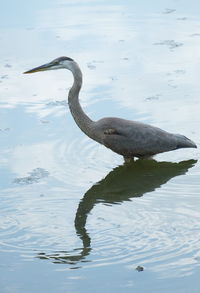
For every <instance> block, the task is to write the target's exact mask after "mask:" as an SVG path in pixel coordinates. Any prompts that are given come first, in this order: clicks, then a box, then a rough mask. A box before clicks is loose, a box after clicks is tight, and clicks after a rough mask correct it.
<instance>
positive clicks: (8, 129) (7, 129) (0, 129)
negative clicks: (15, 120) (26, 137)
mask: <svg viewBox="0 0 200 293" xmlns="http://www.w3.org/2000/svg"><path fill="white" fill-rule="evenodd" d="M0 131H10V128H9V127H7V128H4V129H2V128H0Z"/></svg>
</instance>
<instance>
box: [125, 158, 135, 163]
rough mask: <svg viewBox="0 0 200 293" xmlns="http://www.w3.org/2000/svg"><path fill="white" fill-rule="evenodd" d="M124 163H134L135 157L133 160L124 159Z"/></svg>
mask: <svg viewBox="0 0 200 293" xmlns="http://www.w3.org/2000/svg"><path fill="white" fill-rule="evenodd" d="M124 162H125V163H130V162H134V157H132V158H130V157H124Z"/></svg>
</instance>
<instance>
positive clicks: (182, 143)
mask: <svg viewBox="0 0 200 293" xmlns="http://www.w3.org/2000/svg"><path fill="white" fill-rule="evenodd" d="M176 138H177V149H181V148H197V145H196V143H194V142H193V141H192V140H190V139H189V138H187V137H186V136H184V135H180V134H176Z"/></svg>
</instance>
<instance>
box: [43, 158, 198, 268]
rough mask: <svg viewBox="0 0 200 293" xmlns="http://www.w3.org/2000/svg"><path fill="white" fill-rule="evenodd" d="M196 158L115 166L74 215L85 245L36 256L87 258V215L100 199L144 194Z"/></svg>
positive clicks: (68, 261) (63, 259) (69, 261)
mask: <svg viewBox="0 0 200 293" xmlns="http://www.w3.org/2000/svg"><path fill="white" fill-rule="evenodd" d="M196 162H197V161H196V160H188V161H182V162H179V163H171V162H157V161H155V160H137V161H135V162H130V163H128V164H125V165H122V166H119V167H117V168H115V169H113V170H112V171H111V172H110V173H109V174H108V175H107V176H106V177H105V178H104V179H102V180H101V181H99V182H98V183H96V184H94V185H93V186H92V187H91V188H90V189H89V190H88V191H87V192H86V193H85V194H84V196H83V198H82V199H81V201H80V203H79V206H78V209H77V212H76V217H75V221H74V222H75V229H76V233H77V235H78V236H79V237H80V239H81V241H82V243H83V247H82V248H80V249H75V250H73V251H71V252H70V251H62V252H61V251H60V252H57V253H55V254H45V253H40V254H38V255H37V257H39V258H41V259H51V260H52V261H53V262H54V263H66V264H72V265H76V266H74V267H72V268H78V267H79V266H77V264H78V263H80V262H85V261H86V257H87V255H89V253H90V251H91V239H90V235H89V234H88V232H87V230H86V221H87V216H88V214H89V213H90V211H91V210H92V209H93V207H94V206H95V205H96V204H98V203H99V202H101V203H105V204H111V205H112V204H117V203H122V202H124V201H129V200H130V199H131V198H133V197H140V196H143V195H144V194H145V193H147V192H152V191H154V190H155V189H156V188H159V187H160V186H161V185H163V184H165V183H166V182H168V181H169V180H170V179H172V178H174V177H176V176H179V175H183V174H185V173H187V171H188V170H189V169H190V168H191V167H193V166H194V165H195V163H196Z"/></svg>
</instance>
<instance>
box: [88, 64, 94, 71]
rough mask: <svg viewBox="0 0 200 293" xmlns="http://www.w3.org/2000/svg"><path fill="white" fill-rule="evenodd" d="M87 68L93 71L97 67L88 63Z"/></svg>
mask: <svg viewBox="0 0 200 293" xmlns="http://www.w3.org/2000/svg"><path fill="white" fill-rule="evenodd" d="M87 67H88V68H89V69H91V70H94V69H96V66H95V65H94V64H92V63H87Z"/></svg>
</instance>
